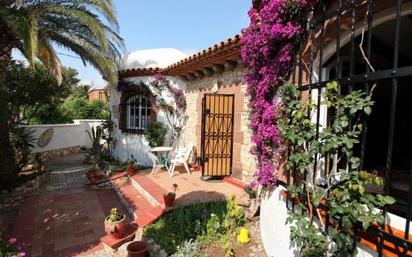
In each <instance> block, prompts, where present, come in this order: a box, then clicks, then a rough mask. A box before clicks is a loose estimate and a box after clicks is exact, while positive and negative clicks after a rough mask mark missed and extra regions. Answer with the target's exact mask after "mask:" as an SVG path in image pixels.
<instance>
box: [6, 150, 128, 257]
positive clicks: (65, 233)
mask: <svg viewBox="0 0 412 257" xmlns="http://www.w3.org/2000/svg"><path fill="white" fill-rule="evenodd" d="M83 160H84V155H82V154H78V155H71V156H66V157H64V158H61V159H58V160H55V161H52V162H50V163H49V168H50V170H51V172H50V177H49V180H48V183H47V184H45V185H44V186H42V188H41V189H40V190H39V193H38V194H36V195H33V196H30V197H28V198H26V199H25V200H24V202H23V204H22V206H21V208H20V211H19V215H18V217H17V221H16V225H15V227H14V230H13V235H14V236H15V237H16V238H17V239H18V242H20V243H21V244H22V245H23V246H24V247H25V248H26V249H27V250H28V252H29V256H32V257H38V256H44V257H48V256H53V257H59V256H64V257H66V256H79V255H84V254H87V255H90V254H92V255H91V256H102V257H103V256H111V255H110V254H108V253H106V252H105V251H104V249H103V246H102V244H101V243H100V240H99V239H100V237H102V236H104V235H105V232H104V226H103V221H104V218H105V216H106V214H107V213H109V211H110V209H111V208H112V207H117V208H118V209H119V210H120V211H122V212H123V213H126V210H125V209H124V207H123V206H122V204H121V202H120V201H119V199H118V197H117V195H116V193H115V191H114V190H113V189H111V188H102V189H97V190H93V189H90V188H88V187H87V186H85V182H86V178H85V173H86V170H87V168H88V165H85V164H84V163H83Z"/></svg>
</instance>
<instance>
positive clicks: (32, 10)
mask: <svg viewBox="0 0 412 257" xmlns="http://www.w3.org/2000/svg"><path fill="white" fill-rule="evenodd" d="M10 1H11V0H10ZM0 15H1V16H2V20H0V22H1V21H4V22H6V23H7V24H8V27H10V30H11V31H12V33H13V34H14V35H15V37H16V38H17V39H19V40H20V45H18V46H13V47H18V48H19V49H21V51H22V52H23V54H24V55H25V56H26V58H27V59H28V61H29V63H31V64H32V63H34V62H35V60H36V58H38V59H39V60H40V61H41V62H43V63H44V64H45V65H46V66H47V67H48V68H49V70H51V71H52V73H53V74H54V75H55V76H56V77H57V78H59V77H60V76H61V64H60V61H59V58H58V56H57V53H56V51H55V50H54V49H53V44H54V43H56V44H57V45H60V46H62V47H64V48H66V49H68V50H70V51H72V52H74V53H76V54H77V55H79V57H80V58H81V59H82V60H83V61H85V62H87V63H89V64H91V65H93V66H94V67H95V68H96V69H98V70H99V71H100V72H101V73H102V75H103V76H104V77H105V78H106V79H107V80H108V81H110V82H111V83H115V82H116V80H117V71H116V65H115V60H116V59H118V57H119V56H121V53H122V52H124V44H123V40H122V38H121V37H120V36H119V35H118V30H119V27H118V23H117V20H116V12H115V9H114V6H113V1H112V0H47V1H38V0H24V1H11V4H10V5H6V7H2V8H0ZM3 17H4V18H3Z"/></svg>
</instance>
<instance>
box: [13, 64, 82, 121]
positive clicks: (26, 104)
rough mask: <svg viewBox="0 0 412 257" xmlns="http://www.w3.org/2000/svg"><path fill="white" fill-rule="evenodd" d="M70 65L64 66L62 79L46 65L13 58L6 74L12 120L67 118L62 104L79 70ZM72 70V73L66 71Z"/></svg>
mask: <svg viewBox="0 0 412 257" xmlns="http://www.w3.org/2000/svg"><path fill="white" fill-rule="evenodd" d="M74 71H75V70H74V69H71V68H64V69H63V74H64V76H63V81H62V83H61V84H60V85H58V83H57V80H56V79H55V78H54V77H52V76H51V75H50V73H49V72H48V71H47V70H46V68H45V67H44V66H42V65H41V64H36V65H35V66H34V67H32V68H31V67H26V66H25V65H24V64H23V63H21V62H13V63H12V64H11V66H10V70H9V72H8V74H7V77H6V85H7V94H6V96H7V99H9V100H8V102H9V106H8V107H9V110H10V113H11V117H10V120H11V122H12V123H18V124H21V123H23V124H36V123H42V124H50V123H59V122H68V121H69V120H68V118H66V117H64V115H63V114H62V113H61V111H60V109H59V106H60V105H61V104H62V102H63V100H64V98H66V97H67V96H68V95H69V94H70V93H71V90H72V87H73V86H74V84H72V83H73V82H76V81H77V80H76V79H77V78H75V77H71V76H75V75H76V74H77V73H73V72H74ZM66 72H67V73H69V74H66Z"/></svg>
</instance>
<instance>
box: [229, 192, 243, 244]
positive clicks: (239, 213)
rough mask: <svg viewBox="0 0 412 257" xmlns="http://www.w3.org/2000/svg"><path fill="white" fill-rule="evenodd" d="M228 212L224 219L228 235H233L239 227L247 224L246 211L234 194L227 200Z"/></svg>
mask: <svg viewBox="0 0 412 257" xmlns="http://www.w3.org/2000/svg"><path fill="white" fill-rule="evenodd" d="M226 208H227V213H226V217H225V220H224V226H225V228H226V230H227V233H228V235H230V236H232V235H233V233H236V230H237V228H238V227H240V226H242V225H244V224H245V212H244V210H243V209H242V208H240V206H239V205H238V204H237V203H236V201H235V196H234V195H232V196H231V197H230V199H229V201H227V205H226Z"/></svg>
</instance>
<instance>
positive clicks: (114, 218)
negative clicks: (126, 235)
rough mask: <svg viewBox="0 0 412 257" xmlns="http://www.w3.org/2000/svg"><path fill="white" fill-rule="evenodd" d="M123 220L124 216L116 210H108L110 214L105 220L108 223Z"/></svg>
mask: <svg viewBox="0 0 412 257" xmlns="http://www.w3.org/2000/svg"><path fill="white" fill-rule="evenodd" d="M123 218H124V215H123V214H121V213H118V212H117V208H112V209H111V210H110V214H109V217H108V219H107V220H108V221H109V222H112V223H115V222H118V221H120V220H122V219H123Z"/></svg>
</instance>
